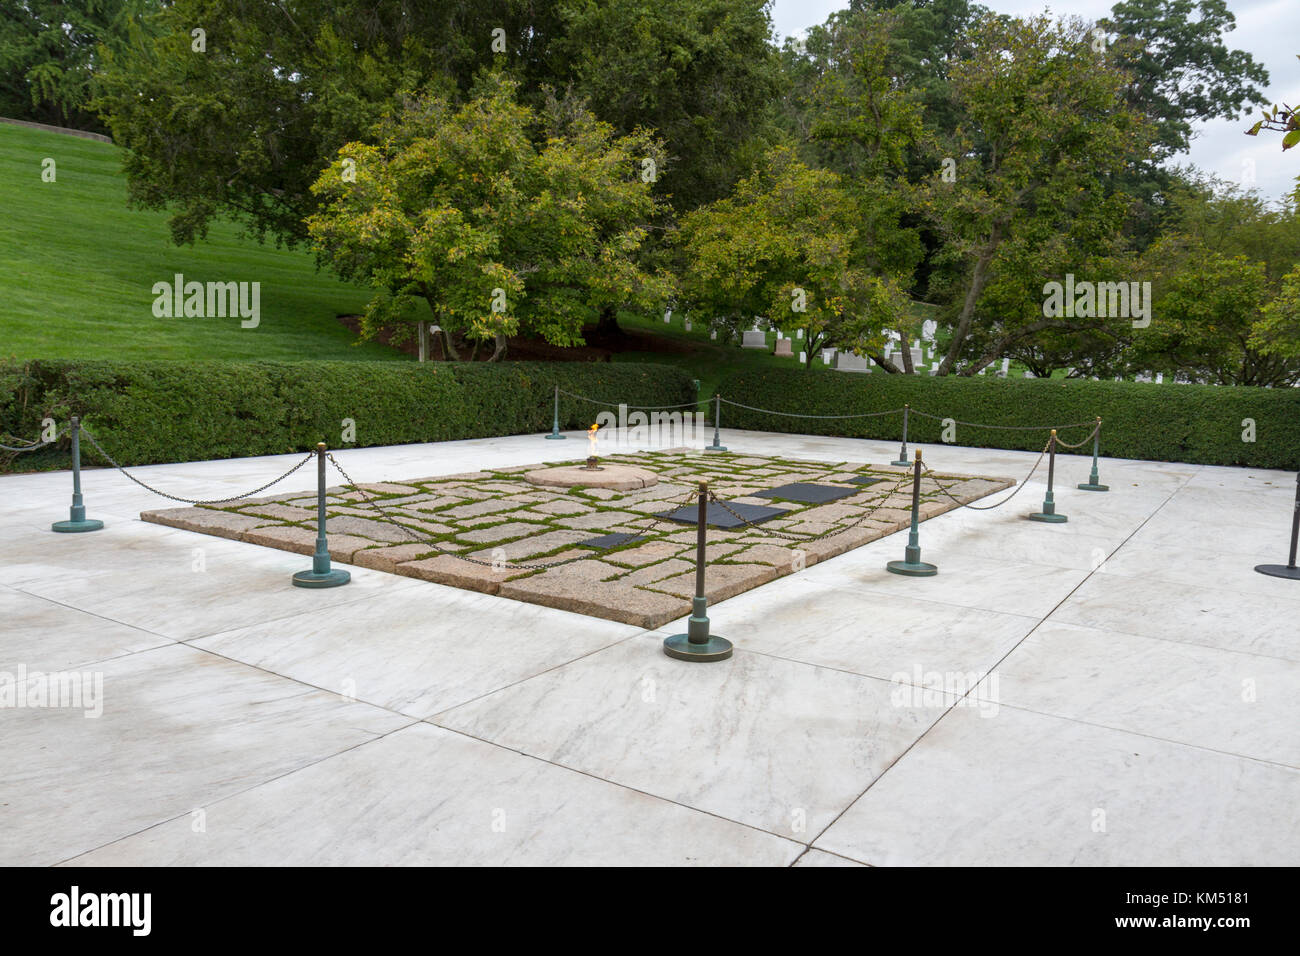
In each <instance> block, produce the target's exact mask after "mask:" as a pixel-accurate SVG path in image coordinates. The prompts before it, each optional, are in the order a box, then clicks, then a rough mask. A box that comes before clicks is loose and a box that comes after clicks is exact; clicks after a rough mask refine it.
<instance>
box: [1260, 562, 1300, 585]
mask: <svg viewBox="0 0 1300 956" xmlns="http://www.w3.org/2000/svg"><path fill="white" fill-rule="evenodd" d="M1255 570H1256V571H1258V572H1259V573H1260V574H1267V575H1268V576H1269V577H1271V578H1290V579H1291V580H1292V581H1300V568H1288V567H1287V566H1286V565H1285V564H1257V565H1255Z"/></svg>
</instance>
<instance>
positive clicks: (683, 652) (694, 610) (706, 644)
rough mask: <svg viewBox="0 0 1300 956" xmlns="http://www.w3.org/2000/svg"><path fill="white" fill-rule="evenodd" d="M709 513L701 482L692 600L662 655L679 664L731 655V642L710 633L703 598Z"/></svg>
mask: <svg viewBox="0 0 1300 956" xmlns="http://www.w3.org/2000/svg"><path fill="white" fill-rule="evenodd" d="M708 513H709V483H708V482H707V481H701V482H700V511H699V518H698V521H697V530H696V544H695V599H694V600H693V601H692V602H691V616H690V618H689V619H688V620H687V622H686V633H685V634H674V635H673V636H672V637H669V638H667V639H665V640H664V653H665V654H667V655H668V656H669V657H672V658H675V659H677V660H679V661H725V660H726V659H727V658H728V657H730V656H731V650H732V647H731V641H729V640H727V639H726V638H724V637H716V636H710V634H709V615H708V607H709V599H708V598H706V597H705V596H704V565H705V552H704V548H705V538H706V532H705V528H706V524H707V521H708Z"/></svg>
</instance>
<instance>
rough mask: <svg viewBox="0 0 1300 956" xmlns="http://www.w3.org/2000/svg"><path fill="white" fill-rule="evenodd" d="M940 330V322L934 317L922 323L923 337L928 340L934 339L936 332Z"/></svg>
mask: <svg viewBox="0 0 1300 956" xmlns="http://www.w3.org/2000/svg"><path fill="white" fill-rule="evenodd" d="M938 330H939V323H938V322H936V321H934V319H926V320H925V321H924V322H922V323H921V338H923V339H925V340H926V341H927V342H933V341H934V333H935V332H937V331H938Z"/></svg>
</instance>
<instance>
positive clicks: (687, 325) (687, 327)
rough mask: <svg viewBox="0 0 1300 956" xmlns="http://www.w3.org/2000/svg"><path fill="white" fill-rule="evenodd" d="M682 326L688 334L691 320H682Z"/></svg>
mask: <svg viewBox="0 0 1300 956" xmlns="http://www.w3.org/2000/svg"><path fill="white" fill-rule="evenodd" d="M682 326H683V327H684V328H685V329H686V331H687V332H689V331H690V330H691V320H690V319H684V320H683V321H682Z"/></svg>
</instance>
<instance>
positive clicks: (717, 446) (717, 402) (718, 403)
mask: <svg viewBox="0 0 1300 956" xmlns="http://www.w3.org/2000/svg"><path fill="white" fill-rule="evenodd" d="M721 427H722V396H721V395H720V394H715V395H714V396H713V444H712V445H705V446H704V450H705V451H726V450H727V446H726V445H724V444H722V436H721V434H720V433H719V429H720V428H721Z"/></svg>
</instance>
